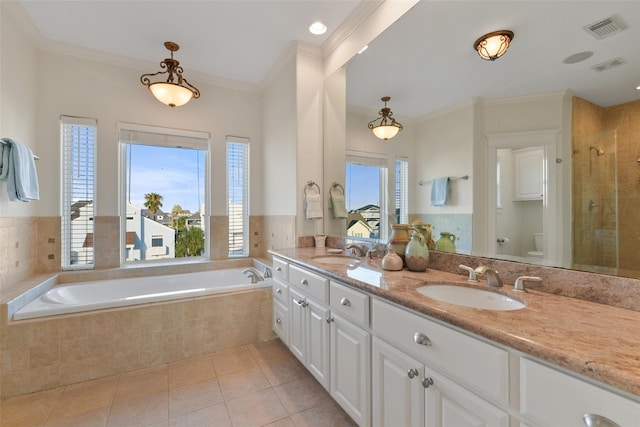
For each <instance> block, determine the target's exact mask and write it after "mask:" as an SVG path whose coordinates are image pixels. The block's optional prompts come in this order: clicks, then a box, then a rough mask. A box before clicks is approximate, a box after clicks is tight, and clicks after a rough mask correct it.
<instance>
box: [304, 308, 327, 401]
mask: <svg viewBox="0 0 640 427" xmlns="http://www.w3.org/2000/svg"><path fill="white" fill-rule="evenodd" d="M307 304H308V306H307V308H306V310H307V314H306V316H307V318H306V323H307V324H306V329H307V332H306V335H307V341H306V344H307V369H308V370H309V372H311V374H312V375H313V376H314V377H316V379H317V380H318V382H319V383H320V384H322V385H323V386H324V388H326V389H327V390H329V378H330V374H331V371H330V370H329V366H330V365H329V363H330V354H331V352H330V351H329V350H330V347H329V332H330V331H331V327H330V326H329V320H328V319H329V309H328V308H327V307H325V306H323V305H320V304H318V303H316V302H314V301H313V300H311V299H307Z"/></svg>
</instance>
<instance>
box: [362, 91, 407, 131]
mask: <svg viewBox="0 0 640 427" xmlns="http://www.w3.org/2000/svg"><path fill="white" fill-rule="evenodd" d="M390 99H391V97H390V96H383V97H382V98H381V100H382V102H384V108H382V110H380V111H379V112H378V114H380V116H379V117H378V118H376V119H373V120H371V121H370V122H369V129H371V132H373V134H374V135H375V136H377V137H378V138H380V139H383V140H385V141H386V140H388V139H391V138H393V137H394V136H396V135H397V134H398V132H400V131H401V130H402V125H401V124H400V123H398V122H396V119H394V118H393V113H392V112H391V108H388V107H387V102H389V100H390Z"/></svg>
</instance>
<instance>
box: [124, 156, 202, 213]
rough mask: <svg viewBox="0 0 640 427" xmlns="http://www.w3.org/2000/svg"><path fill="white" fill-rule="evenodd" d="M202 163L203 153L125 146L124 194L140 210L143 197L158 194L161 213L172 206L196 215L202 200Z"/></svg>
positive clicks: (142, 204) (169, 209) (143, 200)
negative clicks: (125, 183)
mask: <svg viewBox="0 0 640 427" xmlns="http://www.w3.org/2000/svg"><path fill="white" fill-rule="evenodd" d="M129 159H131V163H130V164H129ZM204 161H205V151H203V150H191V149H186V148H169V147H157V146H150V145H136V144H128V145H127V169H128V170H127V171H126V172H127V188H126V191H127V194H130V197H129V200H130V201H131V203H132V204H133V205H135V206H138V207H141V208H144V202H145V198H144V195H145V194H146V193H158V194H160V195H161V196H162V197H163V199H162V208H161V209H162V211H163V212H166V213H170V212H171V209H172V208H173V207H174V206H175V205H180V207H182V209H184V210H190V211H191V212H196V211H198V210H199V209H200V206H199V204H202V203H204V200H205V199H204V175H205V168H204ZM129 166H131V167H130V168H129ZM129 177H130V182H131V185H130V186H129ZM198 177H199V178H200V179H199V180H198ZM198 181H200V183H199V184H198Z"/></svg>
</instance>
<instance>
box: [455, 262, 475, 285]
mask: <svg viewBox="0 0 640 427" xmlns="http://www.w3.org/2000/svg"><path fill="white" fill-rule="evenodd" d="M458 268H461V269H463V270H464V271H466V272H468V273H469V278H468V279H467V282H473V283H477V282H478V277H477V276H476V271H475V270H474V269H473V268H471V267H468V266H466V265H462V264H460V265H459V266H458Z"/></svg>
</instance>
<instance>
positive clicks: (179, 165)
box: [118, 123, 209, 261]
mask: <svg viewBox="0 0 640 427" xmlns="http://www.w3.org/2000/svg"><path fill="white" fill-rule="evenodd" d="M118 127H119V132H120V150H121V164H122V173H123V177H122V182H123V188H122V189H121V192H122V199H123V200H122V204H123V209H122V217H123V218H126V221H123V223H124V227H123V230H122V242H123V247H124V249H123V251H122V253H123V258H124V260H125V261H146V260H152V259H171V258H182V257H190V256H203V255H206V250H205V248H206V244H205V242H206V241H207V239H206V235H207V233H206V232H207V227H206V224H207V223H208V222H207V221H206V219H207V218H208V216H207V212H206V206H208V204H207V200H208V194H209V192H208V182H209V179H207V177H208V176H209V169H208V168H209V167H208V165H209V163H208V153H209V134H207V133H203V132H195V131H187V130H179V129H168V128H159V127H154V126H145V125H136V124H131V123H118Z"/></svg>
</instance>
